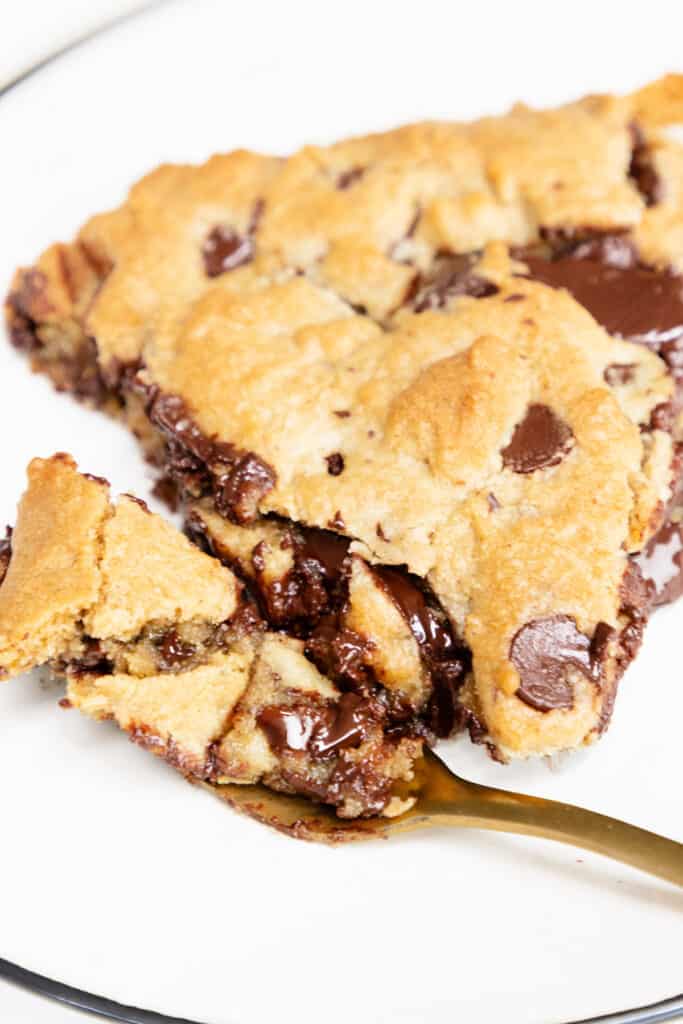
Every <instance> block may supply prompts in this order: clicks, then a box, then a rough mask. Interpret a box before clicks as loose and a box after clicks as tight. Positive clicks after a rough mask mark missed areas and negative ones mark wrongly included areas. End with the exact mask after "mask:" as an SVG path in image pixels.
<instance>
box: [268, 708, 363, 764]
mask: <svg viewBox="0 0 683 1024" xmlns="http://www.w3.org/2000/svg"><path fill="white" fill-rule="evenodd" d="M256 721H257V722H258V724H259V726H260V727H261V728H262V729H263V731H264V732H265V734H266V738H267V740H268V743H269V744H270V747H271V749H272V750H273V752H274V753H276V754H278V755H279V756H282V754H283V753H284V752H285V751H301V752H303V751H305V752H306V753H308V754H309V755H310V756H311V757H316V758H321V757H327V756H329V755H331V754H334V753H336V752H337V751H338V750H341V749H344V748H346V747H358V746H360V744H361V743H362V742H363V740H364V739H365V738H366V736H367V734H368V732H369V731H370V730H371V729H372V728H373V727H376V726H377V722H378V719H377V715H376V710H375V709H374V708H373V706H372V704H371V703H370V701H368V700H366V699H365V698H364V697H360V696H358V694H355V693H345V694H343V695H342V696H341V698H340V699H339V701H338V702H337V703H336V704H327V705H325V704H317V703H314V702H313V701H306V702H304V701H299V702H297V703H295V704H293V705H292V706H291V707H281V706H270V707H265V708H263V709H262V711H260V712H259V714H258V715H257V718H256Z"/></svg>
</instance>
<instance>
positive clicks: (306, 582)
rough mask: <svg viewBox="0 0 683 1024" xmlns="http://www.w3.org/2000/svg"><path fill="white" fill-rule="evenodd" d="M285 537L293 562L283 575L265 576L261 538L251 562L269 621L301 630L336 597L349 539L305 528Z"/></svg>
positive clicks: (326, 611)
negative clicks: (275, 577) (267, 578)
mask: <svg viewBox="0 0 683 1024" xmlns="http://www.w3.org/2000/svg"><path fill="white" fill-rule="evenodd" d="M288 540H289V543H290V545H291V547H292V548H293V560H294V564H293V566H292V568H291V569H290V570H289V571H288V572H287V573H285V575H284V576H282V577H281V578H279V579H270V580H266V578H265V575H264V569H265V559H264V548H265V545H264V542H261V543H260V544H257V545H256V547H255V548H254V551H253V553H252V564H253V566H254V570H255V572H256V580H257V586H258V590H259V594H260V596H261V598H262V602H263V604H264V605H265V608H266V612H267V615H268V618H269V620H270V622H271V623H272V624H274V625H276V626H286V627H288V628H289V629H291V630H293V631H294V632H296V633H298V634H301V633H306V632H308V631H310V630H311V629H312V628H313V627H314V626H315V625H316V623H317V622H318V621H319V619H320V618H321V617H322V616H323V615H325V614H327V613H328V612H329V611H330V609H331V607H332V603H333V602H334V601H335V600H336V597H337V590H338V588H339V586H340V584H341V582H342V577H343V576H344V574H345V564H344V563H345V559H346V555H347V553H348V548H349V543H350V542H349V541H348V540H347V539H346V538H345V537H338V536H337V535H336V534H334V533H330V532H328V531H327V530H316V529H305V528H304V529H302V530H299V531H297V532H296V533H295V534H291V535H290V536H289V538H288Z"/></svg>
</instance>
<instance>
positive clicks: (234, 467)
mask: <svg viewBox="0 0 683 1024" xmlns="http://www.w3.org/2000/svg"><path fill="white" fill-rule="evenodd" d="M136 387H137V390H138V391H140V392H141V393H142V394H143V396H144V397H145V398H146V403H147V415H148V416H149V418H150V420H151V422H152V423H153V424H154V426H156V427H158V429H159V430H161V432H162V433H163V434H164V435H165V437H166V442H167V443H166V453H165V475H166V476H167V477H170V478H171V479H172V480H175V481H176V482H177V483H178V485H179V486H180V487H181V489H182V490H183V492H185V493H189V494H191V495H192V496H194V497H201V496H202V495H205V494H212V496H213V499H214V503H215V506H216V510H217V511H218V512H219V513H220V514H221V515H222V516H224V517H225V518H226V519H231V520H233V521H234V522H237V523H240V524H244V523H249V522H252V521H253V519H254V518H255V516H256V513H257V511H258V504H259V502H260V500H261V499H262V498H263V497H264V496H265V495H266V494H267V493H268V492H269V491H271V490H272V489H273V487H274V486H275V482H276V479H277V477H276V474H275V470H274V469H273V468H272V467H271V466H269V465H268V463H267V462H265V461H264V460H263V459H261V458H260V457H259V456H258V455H256V453H255V452H245V451H243V450H242V449H240V448H237V447H236V446H235V445H232V444H229V443H226V442H223V441H213V440H211V439H210V438H208V437H207V436H206V435H205V434H204V433H203V432H202V430H201V429H200V427H199V426H198V424H197V423H196V422H195V420H194V419H193V417H192V415H191V414H190V412H189V410H188V408H187V405H186V404H185V401H184V400H183V399H182V398H181V397H180V396H179V395H166V394H164V393H163V392H159V391H158V389H157V388H156V387H154V386H151V387H148V386H147V385H144V384H138V385H136Z"/></svg>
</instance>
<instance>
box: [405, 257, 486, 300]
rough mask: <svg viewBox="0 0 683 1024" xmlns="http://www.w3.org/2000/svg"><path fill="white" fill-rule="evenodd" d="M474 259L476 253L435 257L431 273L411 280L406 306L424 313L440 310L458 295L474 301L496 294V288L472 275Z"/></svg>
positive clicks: (419, 275) (483, 279)
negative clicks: (409, 305)
mask: <svg viewBox="0 0 683 1024" xmlns="http://www.w3.org/2000/svg"><path fill="white" fill-rule="evenodd" d="M477 259H478V254H477V253H468V254H455V253H442V254H440V255H438V256H437V258H436V260H435V261H434V265H433V266H432V268H431V269H430V271H429V272H428V273H426V274H418V275H417V277H416V278H415V279H414V281H413V283H412V284H411V286H410V288H409V290H408V294H407V295H406V298H405V303H406V304H411V305H412V307H413V309H414V310H415V312H416V313H423V312H424V311H425V310H427V309H443V307H444V306H445V305H446V304H447V303H448V302H449V301H450V299H453V298H455V297H456V296H458V295H469V296H470V297H471V298H474V299H485V298H487V297H488V296H490V295H495V294H496V293H497V292H498V288H497V286H496V285H495V284H493V282H492V281H487V280H486V278H484V277H481V276H480V275H479V274H475V273H474V272H473V270H472V268H473V266H474V265H475V263H476V262H477Z"/></svg>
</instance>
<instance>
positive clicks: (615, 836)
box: [202, 750, 683, 886]
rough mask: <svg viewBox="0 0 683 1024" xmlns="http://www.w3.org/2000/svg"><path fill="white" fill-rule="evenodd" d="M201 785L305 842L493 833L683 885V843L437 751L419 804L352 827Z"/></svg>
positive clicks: (245, 793)
mask: <svg viewBox="0 0 683 1024" xmlns="http://www.w3.org/2000/svg"><path fill="white" fill-rule="evenodd" d="M202 785H203V786H204V788H206V789H209V790H211V792H213V793H215V794H216V795H217V796H218V797H219V798H220V799H221V800H224V801H226V803H228V804H230V805H231V806H232V807H234V808H236V809H237V810H240V811H244V812H245V813H247V814H249V815H250V816H251V817H254V818H257V819H258V820H259V821H262V822H264V823H265V824H268V825H272V826H273V827H274V828H277V829H279V830H280V831H281V832H286V833H287V834H289V835H292V836H295V837H297V838H299V839H315V840H318V841H322V842H327V843H339V842H345V841H349V840H355V839H372V838H377V837H387V836H390V835H395V834H397V833H399V832H408V831H410V830H412V829H418V828H431V827H432V826H444V825H454V826H456V827H458V828H483V829H492V830H493V831H497V832H516V833H517V834H518V835H524V836H540V837H541V838H543V839H555V840H557V841H558V842H561V843H569V844H570V845H571V846H578V847H581V848H583V849H584V850H592V851H593V853H600V854H602V855H603V856H605V857H611V858H612V859H613V860H618V861H621V862H622V863H624V864H630V865H631V867H635V868H639V869H640V870H641V871H647V872H649V874H651V875H656V876H657V877H658V878H664V879H666V881H667V882H673V883H674V885H680V886H683V843H677V842H675V841H674V840H673V839H665V838H664V837H663V836H658V835H655V833H654V832H647V831H646V830H645V829H642V828H637V827H636V826H635V825H627V824H626V823H625V822H623V821H617V819H616V818H608V817H607V816H606V815H604V814H597V813H596V812H595V811H587V810H585V809H584V808H582V807H573V806H572V805H571V804H564V803H559V802H557V801H555V800H543V799H541V798H540V797H535V796H525V795H524V794H522V793H508V792H506V791H505V790H502V789H494V788H493V787H491V786H480V785H478V783H476V782H467V781H466V780H465V779H461V778H460V777H459V776H457V775H454V774H453V772H451V771H450V770H449V769H448V768H447V767H446V765H445V764H444V763H443V761H441V760H440V759H439V758H438V757H437V756H436V754H434V753H432V751H431V750H427V751H426V752H425V755H424V758H423V759H422V760H421V761H420V762H418V765H417V768H416V772H415V779H414V781H413V782H411V783H410V784H409V785H408V786H407V787H406V788H405V789H404V790H403V791H402V792H401V793H400V795H401V796H413V797H415V804H414V805H413V807H411V809H410V810H409V811H407V812H406V813H405V814H402V815H400V816H399V817H397V818H363V819H351V820H348V819H347V820H345V819H342V818H338V817H337V816H336V815H335V813H334V811H332V810H331V809H329V808H327V807H324V806H322V805H320V804H315V803H313V802H312V801H310V800H306V799H304V798H302V797H296V796H287V795H286V794H282V793H275V792H273V791H272V790H269V789H266V788H265V787H264V786H239V785H233V784H230V785H216V784H213V783H202Z"/></svg>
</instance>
